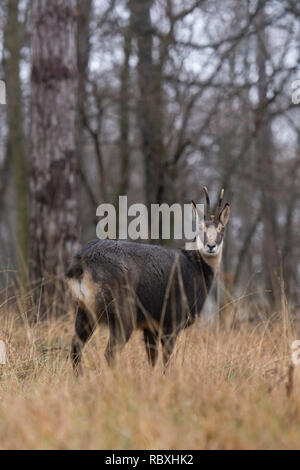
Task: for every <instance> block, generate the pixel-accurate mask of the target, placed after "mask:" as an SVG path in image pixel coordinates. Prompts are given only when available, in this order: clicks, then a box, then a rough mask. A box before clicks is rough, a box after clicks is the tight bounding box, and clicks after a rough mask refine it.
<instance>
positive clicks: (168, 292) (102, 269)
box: [66, 187, 230, 373]
mask: <svg viewBox="0 0 300 470" xmlns="http://www.w3.org/2000/svg"><path fill="white" fill-rule="evenodd" d="M204 192H205V196H206V208H205V213H204V221H203V224H202V225H201V226H200V228H199V230H200V232H202V233H200V232H198V233H197V236H196V246H197V249H195V250H191V251H189V250H173V249H168V248H165V247H162V246H157V245H147V244H142V243H133V242H126V241H124V242H123V241H122V242H119V241H115V240H93V241H91V242H89V243H88V244H87V245H86V246H85V247H84V248H83V249H82V250H81V251H80V252H79V253H78V254H77V255H75V259H74V262H73V264H72V265H71V267H70V268H69V269H68V270H67V272H66V280H67V283H68V285H69V288H70V290H71V293H72V296H73V298H74V301H75V306H76V320H75V336H74V337H73V340H72V348H71V359H72V364H73V367H74V370H75V372H76V373H79V372H80V367H81V365H80V362H81V355H82V348H83V346H84V344H85V343H86V342H87V340H88V339H89V338H90V337H91V336H92V334H93V331H94V330H95V328H96V326H97V325H98V324H106V325H107V326H108V328H109V341H108V344H107V347H106V350H105V358H106V360H107V362H108V364H111V363H112V361H113V358H114V356H115V352H116V351H117V350H120V349H122V347H123V346H124V345H125V344H126V342H127V341H128V340H129V338H130V336H131V334H132V332H133V330H134V329H137V328H138V329H142V330H143V333H144V341H145V347H146V352H147V356H148V360H149V363H150V364H152V366H154V365H155V363H156V360H157V356H158V345H159V343H160V342H161V344H162V348H163V361H164V364H165V366H166V365H167V364H168V361H169V358H170V355H171V353H172V351H173V348H174V344H175V341H176V337H177V336H178V334H179V332H180V331H181V330H182V329H184V328H186V327H187V326H189V325H191V324H192V323H193V322H194V321H195V319H196V317H198V316H199V315H200V313H201V310H202V308H203V304H204V302H205V299H206V297H207V295H208V293H209V290H210V288H211V285H212V282H213V279H214V277H215V274H216V272H217V270H218V267H219V265H220V261H221V255H222V245H223V237H224V230H225V226H226V224H227V222H228V219H229V215H230V206H229V204H225V206H224V207H223V209H222V207H221V206H222V200H223V195H224V190H223V189H222V191H221V193H220V197H219V202H218V204H217V208H216V211H215V214H214V215H212V214H211V209H210V199H209V195H208V191H207V188H206V187H205V188H204ZM193 207H194V210H195V211H196V213H197V207H196V205H195V204H194V203H193Z"/></svg>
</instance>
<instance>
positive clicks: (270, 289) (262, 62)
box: [256, 9, 280, 309]
mask: <svg viewBox="0 0 300 470" xmlns="http://www.w3.org/2000/svg"><path fill="white" fill-rule="evenodd" d="M259 16H260V21H261V24H263V23H264V21H265V18H264V16H265V12H264V9H262V10H261V13H260V15H259ZM267 54H268V37H267V32H266V30H265V28H264V27H262V26H261V30H260V32H259V34H258V43H257V67H258V74H259V83H258V93H259V105H258V109H257V122H256V126H257V156H258V172H259V184H260V188H261V220H262V223H263V239H262V247H261V252H262V272H263V279H264V286H265V291H266V294H267V295H266V297H267V298H268V299H269V300H270V306H271V309H274V308H276V307H277V306H278V305H279V297H280V286H279V283H278V275H279V266H280V260H279V253H278V246H277V240H278V237H277V235H278V233H277V232H278V228H277V217H276V204H275V198H274V192H275V187H276V183H275V181H274V177H275V173H274V162H273V153H274V146H273V136H272V129H271V119H270V116H269V113H268V104H267V91H268V77H267V74H266V63H267Z"/></svg>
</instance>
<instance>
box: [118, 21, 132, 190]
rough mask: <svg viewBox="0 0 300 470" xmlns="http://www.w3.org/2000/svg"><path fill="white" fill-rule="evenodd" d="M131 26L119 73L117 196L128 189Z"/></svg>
mask: <svg viewBox="0 0 300 470" xmlns="http://www.w3.org/2000/svg"><path fill="white" fill-rule="evenodd" d="M131 40H132V38H131V28H130V27H127V28H126V29H125V32H124V39H123V41H124V49H123V53H124V62H123V65H122V69H121V74H120V119H119V125H120V157H121V177H120V184H119V190H118V196H122V195H125V194H126V193H127V191H128V178H129V155H130V149H129V87H130V65H129V59H130V53H131Z"/></svg>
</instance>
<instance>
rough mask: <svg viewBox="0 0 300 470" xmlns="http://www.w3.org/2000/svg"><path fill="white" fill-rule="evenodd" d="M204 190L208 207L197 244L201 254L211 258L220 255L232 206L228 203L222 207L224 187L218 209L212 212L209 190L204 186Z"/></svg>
mask: <svg viewBox="0 0 300 470" xmlns="http://www.w3.org/2000/svg"><path fill="white" fill-rule="evenodd" d="M203 190H204V193H205V197H206V207H205V212H204V220H203V224H201V225H200V227H199V229H200V233H198V235H197V245H198V247H199V250H200V252H201V254H202V255H203V256H204V257H205V258H210V257H216V256H218V255H220V253H221V251H222V245H223V237H224V231H225V227H226V224H227V222H228V220H229V215H230V206H229V204H228V203H227V204H225V206H224V207H223V209H222V201H223V196H224V189H222V190H221V192H220V197H219V201H218V204H217V207H216V211H215V213H214V214H212V213H211V209H210V199H209V195H208V190H207V188H206V187H204V188H203ZM193 207H194V210H195V211H196V213H197V214H198V215H200V214H199V212H198V209H197V206H196V204H195V203H194V202H193ZM202 215H203V214H202Z"/></svg>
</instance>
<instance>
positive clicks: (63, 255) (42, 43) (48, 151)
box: [31, 0, 78, 302]
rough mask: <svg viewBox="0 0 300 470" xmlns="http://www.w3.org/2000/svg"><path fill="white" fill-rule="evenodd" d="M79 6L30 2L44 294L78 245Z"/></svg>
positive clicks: (38, 265) (35, 269)
mask: <svg viewBox="0 0 300 470" xmlns="http://www.w3.org/2000/svg"><path fill="white" fill-rule="evenodd" d="M75 7H76V1H75V0H71V1H70V0H53V1H52V2H51V3H49V2H47V1H46V0H34V1H33V4H32V21H33V33H32V74H31V95H32V102H31V106H32V122H31V203H32V220H31V242H32V258H33V259H32V261H33V266H32V273H33V280H34V281H35V282H38V283H41V282H42V281H43V279H45V278H47V279H48V280H47V284H46V288H45V293H49V292H50V293H53V284H52V283H50V287H49V288H48V282H49V276H50V277H52V278H55V277H57V276H58V277H60V276H61V275H62V273H63V269H64V266H65V265H66V263H67V260H68V259H69V257H70V256H71V254H72V253H74V251H75V250H76V248H77V247H78V218H77V215H78V214H77V207H76V166H77V164H76V152H75V122H76V90H77V66H76V58H77V54H76V34H75V33H76V29H75V25H76V18H75ZM44 298H45V297H44ZM52 302H53V299H52Z"/></svg>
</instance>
